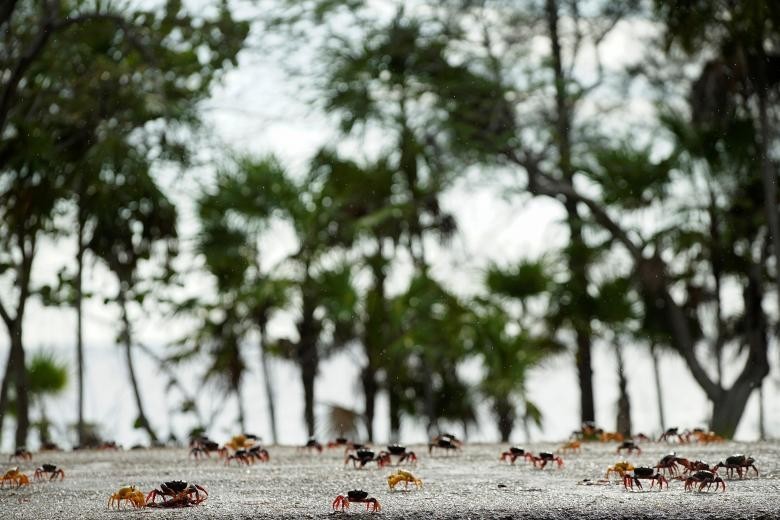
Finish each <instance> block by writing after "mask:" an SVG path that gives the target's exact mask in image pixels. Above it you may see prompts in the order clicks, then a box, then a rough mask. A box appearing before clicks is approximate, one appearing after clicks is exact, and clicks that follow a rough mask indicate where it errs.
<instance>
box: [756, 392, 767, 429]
mask: <svg viewBox="0 0 780 520" xmlns="http://www.w3.org/2000/svg"><path fill="white" fill-rule="evenodd" d="M758 439H759V440H762V441H765V440H766V416H765V415H764V384H763V383H762V384H761V386H759V387H758Z"/></svg>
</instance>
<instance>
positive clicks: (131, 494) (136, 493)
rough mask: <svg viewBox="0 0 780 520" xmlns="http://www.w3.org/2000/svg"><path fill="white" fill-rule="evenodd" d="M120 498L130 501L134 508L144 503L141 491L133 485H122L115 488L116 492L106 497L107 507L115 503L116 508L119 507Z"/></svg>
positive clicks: (142, 505)
mask: <svg viewBox="0 0 780 520" xmlns="http://www.w3.org/2000/svg"><path fill="white" fill-rule="evenodd" d="M122 500H124V501H126V502H130V503H131V504H133V507H135V508H136V509H138V508H140V507H144V506H145V505H146V501H145V500H144V493H143V491H141V490H140V489H138V488H137V487H135V486H122V487H120V488H119V489H118V490H116V492H114V493H113V494H112V495H111V496H110V497H108V507H111V506H113V505H114V504H115V503H116V508H117V509H119V506H120V505H121V504H122Z"/></svg>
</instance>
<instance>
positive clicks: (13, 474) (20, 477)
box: [0, 467, 30, 488]
mask: <svg viewBox="0 0 780 520" xmlns="http://www.w3.org/2000/svg"><path fill="white" fill-rule="evenodd" d="M6 482H8V485H9V486H13V485H14V484H16V487H22V486H26V485H28V484H29V483H30V478H29V477H28V476H27V475H25V474H24V473H22V472H21V471H19V468H18V467H15V468H11V469H9V470H8V471H6V472H5V474H4V475H3V476H2V477H0V488H3V487H5V483H6Z"/></svg>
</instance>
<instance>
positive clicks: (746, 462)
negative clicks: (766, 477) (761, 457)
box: [714, 454, 758, 478]
mask: <svg viewBox="0 0 780 520" xmlns="http://www.w3.org/2000/svg"><path fill="white" fill-rule="evenodd" d="M755 463H756V459H754V458H753V457H746V456H744V455H742V454H737V455H732V456H731V457H727V458H726V462H723V461H721V462H718V463H717V464H716V465H715V468H714V469H716V470H717V469H718V468H726V474H727V475H728V476H729V477H734V472H735V471H736V472H737V475H739V478H742V477H744V476H745V475H747V473H748V472H749V471H750V468H753V470H754V471H755V472H756V476H758V468H757V467H756V464H755Z"/></svg>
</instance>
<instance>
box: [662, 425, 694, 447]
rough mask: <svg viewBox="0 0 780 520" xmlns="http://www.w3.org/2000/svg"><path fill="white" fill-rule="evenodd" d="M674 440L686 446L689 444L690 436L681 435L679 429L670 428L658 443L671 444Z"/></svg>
mask: <svg viewBox="0 0 780 520" xmlns="http://www.w3.org/2000/svg"><path fill="white" fill-rule="evenodd" d="M673 439H677V442H679V443H680V444H686V443H687V442H688V435H687V434H686V433H680V429H679V428H669V429H667V430H666V431H665V432H664V433H662V434H661V436H660V437H659V438H658V442H664V441H666V442H669V441H671V440H673Z"/></svg>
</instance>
